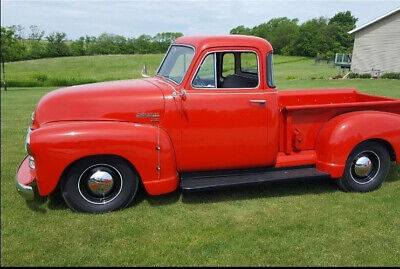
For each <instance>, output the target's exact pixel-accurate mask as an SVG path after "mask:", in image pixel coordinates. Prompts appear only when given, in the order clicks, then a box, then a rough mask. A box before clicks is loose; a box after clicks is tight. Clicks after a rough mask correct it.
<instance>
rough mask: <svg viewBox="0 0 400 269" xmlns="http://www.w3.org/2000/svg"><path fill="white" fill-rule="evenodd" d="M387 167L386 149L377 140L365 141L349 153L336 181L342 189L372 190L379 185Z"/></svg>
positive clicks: (388, 161)
mask: <svg viewBox="0 0 400 269" xmlns="http://www.w3.org/2000/svg"><path fill="white" fill-rule="evenodd" d="M389 168H390V155H389V152H388V150H387V149H386V148H385V147H384V146H383V145H382V144H380V143H378V142H375V141H366V142H363V143H361V144H359V145H357V146H356V147H355V148H354V149H353V151H352V152H351V153H350V155H349V157H348V159H347V162H346V167H345V171H344V173H343V176H342V177H341V178H340V179H337V183H338V186H339V187H340V188H341V189H342V190H344V191H358V192H368V191H373V190H376V189H378V188H379V187H380V186H381V184H382V182H383V181H384V180H385V178H386V176H387V174H388V172H389Z"/></svg>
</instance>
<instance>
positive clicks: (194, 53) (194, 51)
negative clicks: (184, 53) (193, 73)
mask: <svg viewBox="0 0 400 269" xmlns="http://www.w3.org/2000/svg"><path fill="white" fill-rule="evenodd" d="M172 46H181V47H189V48H191V49H193V59H194V56H195V55H196V48H195V47H194V46H192V45H188V44H182V43H171V45H169V47H168V50H167V52H166V53H165V55H164V58H163V59H162V61H161V64H160V65H159V66H158V69H157V72H156V74H155V75H156V76H157V77H160V78H165V79H167V80H169V81H172V82H173V83H174V84H176V85H177V86H179V85H181V84H182V82H183V80H184V79H185V77H186V75H187V72H188V71H189V67H190V65H191V64H192V63H193V59H192V61H191V62H190V64H189V66H188V69H187V70H186V73H185V74H184V75H183V76H182V80H181V81H180V82H179V84H178V83H177V82H176V81H174V80H172V79H170V78H167V77H163V76H160V75H158V72H159V71H160V68H161V66H162V65H163V63H164V61H165V58H166V57H167V55H168V53H169V51H170V50H171V47H172Z"/></svg>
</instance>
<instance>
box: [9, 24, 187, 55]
mask: <svg viewBox="0 0 400 269" xmlns="http://www.w3.org/2000/svg"><path fill="white" fill-rule="evenodd" d="M182 35H183V34H182V33H178V32H176V33H175V32H164V33H158V34H156V35H154V36H150V35H145V34H143V35H141V36H139V37H137V38H126V37H124V36H121V35H115V34H109V33H103V34H101V35H99V36H88V35H86V36H81V37H80V38H78V39H77V40H68V39H67V34H66V33H63V32H52V33H50V34H48V35H46V34H45V32H44V31H43V30H41V29H40V28H39V27H38V26H35V25H31V26H30V27H29V33H28V35H25V34H24V28H23V27H22V26H20V25H13V26H9V27H1V47H2V53H1V58H2V59H1V60H2V62H11V61H20V60H30V59H39V58H49V57H62V56H84V55H101V54H147V53H164V52H165V51H166V50H167V49H168V47H169V45H170V44H171V42H172V41H174V40H175V39H176V38H178V37H180V36H182Z"/></svg>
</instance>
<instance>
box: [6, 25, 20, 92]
mask: <svg viewBox="0 0 400 269" xmlns="http://www.w3.org/2000/svg"><path fill="white" fill-rule="evenodd" d="M25 52H26V47H25V46H24V44H23V43H22V41H21V40H20V39H19V37H18V35H16V34H15V32H14V30H13V29H12V28H5V27H1V66H2V70H3V86H4V90H7V84H6V71H5V62H11V61H17V60H20V59H23V58H24V57H25Z"/></svg>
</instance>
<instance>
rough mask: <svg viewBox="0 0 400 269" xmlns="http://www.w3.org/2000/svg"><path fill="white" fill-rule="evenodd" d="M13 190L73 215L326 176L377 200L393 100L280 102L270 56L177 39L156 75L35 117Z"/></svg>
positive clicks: (348, 92)
mask: <svg viewBox="0 0 400 269" xmlns="http://www.w3.org/2000/svg"><path fill="white" fill-rule="evenodd" d="M26 149H27V152H28V156H27V157H26V158H25V159H24V160H23V162H22V163H21V165H20V167H19V169H18V172H17V175H16V183H17V189H18V191H19V192H20V193H21V194H22V195H23V196H24V197H25V198H26V199H28V200H29V199H34V198H35V197H37V196H47V195H49V194H51V193H52V192H53V191H54V190H55V189H56V188H60V190H61V194H62V196H63V198H64V200H65V202H66V204H67V205H68V206H69V207H70V208H71V209H73V210H75V211H84V212H105V211H111V210H116V209H120V208H124V207H126V206H127V205H128V204H129V203H130V202H131V201H132V200H133V199H134V197H135V194H136V191H137V189H138V188H139V185H143V186H144V189H145V190H146V191H147V193H149V194H150V195H158V194H164V193H169V192H172V191H174V190H176V189H177V188H180V189H182V190H203V189H210V188H219V187H225V186H234V185H244V184H254V183H262V182H269V181H276V180H293V179H295V180H298V179H300V178H315V177H327V178H332V179H335V180H336V181H337V183H338V185H339V187H340V188H341V189H343V190H345V191H359V192H366V191H371V190H374V189H377V188H379V187H380V185H381V183H382V182H383V181H384V179H385V177H386V176H387V174H388V171H389V166H390V162H391V161H397V162H400V100H396V99H393V98H387V97H380V96H373V95H368V94H361V93H359V92H357V91H356V90H355V89H321V90H296V91H284V92H279V91H277V90H276V87H275V84H274V78H273V55H272V47H271V45H270V44H269V43H268V42H267V41H266V40H264V39H261V38H257V37H249V36H237V35H231V36H213V37H204V36H203V37H181V38H178V39H176V40H175V42H174V43H173V44H172V45H171V46H170V48H169V49H168V52H167V53H166V55H165V57H164V59H163V61H162V63H161V65H160V67H159V69H158V71H157V73H156V75H155V76H154V77H151V78H145V79H139V80H123V81H115V82H105V83H95V84H88V85H80V86H74V87H68V88H64V89H60V90H56V91H53V92H51V93H49V94H47V95H46V96H44V97H43V98H42V99H41V100H40V102H39V104H38V106H37V108H36V110H35V112H34V113H33V114H32V124H31V125H30V127H29V128H28V135H27V139H26Z"/></svg>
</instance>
